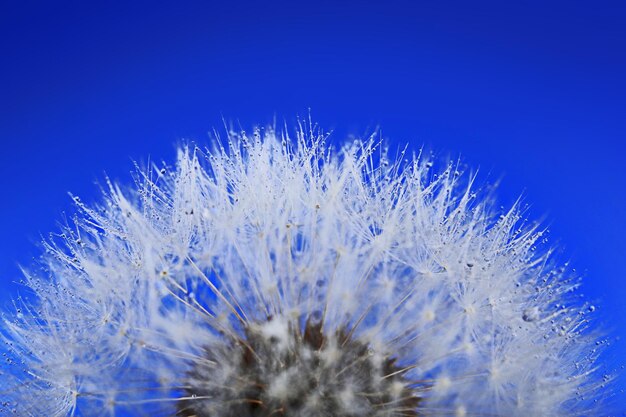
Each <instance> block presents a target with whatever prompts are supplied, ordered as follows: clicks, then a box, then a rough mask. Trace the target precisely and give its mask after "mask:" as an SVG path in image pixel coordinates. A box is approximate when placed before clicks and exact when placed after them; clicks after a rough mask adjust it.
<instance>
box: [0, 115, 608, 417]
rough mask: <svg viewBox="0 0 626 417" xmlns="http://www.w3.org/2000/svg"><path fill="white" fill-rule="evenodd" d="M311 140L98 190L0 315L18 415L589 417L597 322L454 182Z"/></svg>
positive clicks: (568, 274) (401, 162) (207, 155)
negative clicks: (22, 294) (99, 198)
mask: <svg viewBox="0 0 626 417" xmlns="http://www.w3.org/2000/svg"><path fill="white" fill-rule="evenodd" d="M326 142H327V135H326V134H323V133H322V132H320V131H319V130H316V129H314V127H313V126H308V125H303V126H301V127H300V129H298V130H297V131H296V135H295V137H293V138H292V137H289V135H288V134H287V133H286V132H279V131H276V130H275V129H272V128H266V129H255V130H253V132H252V133H251V134H246V133H245V132H229V133H228V135H227V137H226V138H225V139H220V138H219V137H216V138H215V140H214V142H213V145H212V147H210V148H208V149H206V150H201V149H199V148H194V147H182V148H181V149H180V150H179V153H178V158H177V162H176V164H175V166H167V165H165V166H158V167H149V168H148V169H140V170H138V171H137V174H136V176H135V184H134V185H133V186H131V187H122V186H120V185H117V184H113V183H111V182H109V181H107V182H106V184H105V187H104V191H103V198H102V201H101V202H100V203H98V204H94V205H87V204H85V203H84V202H83V201H82V200H80V199H75V200H74V203H75V204H76V207H77V214H76V215H75V216H74V218H73V220H72V221H71V222H70V223H69V224H67V225H66V226H65V227H63V230H62V231H61V233H59V234H58V235H52V236H51V237H50V238H49V239H47V240H46V241H45V242H44V254H43V256H42V258H41V260H40V262H39V264H38V265H39V267H33V268H30V269H28V270H25V271H24V281H23V285H24V286H25V287H26V289H27V293H28V297H24V298H17V299H16V301H15V308H14V312H8V313H6V314H4V316H3V317H4V324H3V326H2V330H1V333H2V337H3V340H4V356H3V357H4V358H6V365H5V366H3V368H2V370H1V371H0V372H2V375H0V376H1V377H2V378H1V380H2V382H0V384H1V385H0V390H1V391H2V393H3V394H2V395H3V398H4V397H6V398H7V400H5V401H4V402H3V403H0V411H1V412H4V413H13V412H14V413H16V414H18V415H20V416H41V415H48V416H53V417H65V416H70V415H111V416H113V415H123V413H129V414H130V415H151V414H157V413H158V414H159V415H171V416H187V417H189V416H196V417H213V416H219V417H231V416H239V417H242V416H245V417H269V416H284V417H294V416H298V417H308V416H311V417H313V416H320V415H327V416H334V417H349V416H365V417H396V416H435V415H437V416H439V415H450V416H457V417H463V416H471V415H494V416H513V417H514V416H529V415H537V416H539V415H549V416H573V415H599V414H600V410H601V404H602V401H603V400H604V399H605V397H606V396H607V395H608V394H607V392H608V390H607V389H606V388H605V387H606V384H607V383H609V382H610V379H611V376H610V375H609V376H607V378H603V377H602V375H601V374H600V375H599V372H598V368H599V362H598V356H599V354H600V352H601V350H602V349H601V348H602V346H601V345H598V346H597V345H596V342H597V341H598V340H600V339H598V337H597V336H596V335H595V333H594V328H593V325H592V321H593V320H592V317H593V315H594V314H595V313H596V312H595V310H596V308H595V306H593V305H589V304H585V303H584V301H581V299H580V298H579V297H577V295H576V294H575V290H576V288H577V287H578V285H579V281H578V278H577V276H576V274H575V273H574V272H573V271H572V270H571V269H570V268H569V267H568V266H567V265H565V266H560V265H559V264H558V262H557V260H556V259H555V256H554V254H553V252H554V251H553V250H552V249H551V248H550V247H548V246H547V244H546V241H545V236H544V231H543V230H541V229H540V226H539V225H537V224H535V223H532V222H529V221H527V220H525V216H526V213H525V210H524V207H523V205H522V204H521V203H516V204H515V205H513V207H510V208H508V209H505V208H498V207H497V205H496V203H495V199H494V197H493V195H492V192H491V191H490V190H489V187H487V186H483V187H478V186H477V185H476V184H475V182H476V176H475V175H472V174H470V173H468V172H465V171H466V170H465V169H464V167H463V166H462V165H461V164H460V163H458V162H455V163H450V164H447V165H445V164H444V166H443V167H442V168H441V169H438V168H437V164H436V163H434V162H436V161H434V158H432V157H425V156H424V155H422V154H421V153H417V154H415V155H413V156H412V157H409V156H408V154H407V152H406V150H404V151H400V152H398V155H397V157H395V156H394V155H390V154H389V152H388V151H387V150H385V149H384V148H381V146H379V142H378V141H377V140H376V138H374V137H372V138H369V139H366V140H356V141H354V142H351V143H347V144H345V145H344V146H342V147H340V148H333V147H331V146H329V145H327V143H326Z"/></svg>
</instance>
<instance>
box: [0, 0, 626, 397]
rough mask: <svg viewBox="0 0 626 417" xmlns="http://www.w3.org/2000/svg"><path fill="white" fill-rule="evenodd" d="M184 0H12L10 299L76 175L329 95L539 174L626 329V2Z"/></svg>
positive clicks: (8, 54)
mask: <svg viewBox="0 0 626 417" xmlns="http://www.w3.org/2000/svg"><path fill="white" fill-rule="evenodd" d="M88 3H92V4H88ZM177 3H180V4H183V3H184V5H180V4H179V5H174V2H171V3H165V2H161V3H159V2H155V1H151V2H131V1H129V2H118V3H113V2H107V3H106V5H104V4H103V5H95V2H80V1H76V2H52V1H51V2H47V3H41V4H36V3H32V2H24V1H18V0H4V1H3V2H2V5H0V45H1V49H0V60H1V61H0V140H1V141H2V142H1V144H2V147H1V148H0V186H1V191H0V196H1V197H0V198H1V200H0V253H1V256H0V283H1V284H0V285H1V286H0V288H1V289H2V290H3V293H2V295H1V296H0V301H2V303H3V304H7V303H8V302H9V299H10V294H15V291H17V289H16V286H15V285H13V284H11V282H12V281H16V280H18V279H19V272H18V268H17V264H18V263H22V264H28V263H29V262H31V258H32V256H33V255H36V254H37V253H38V249H37V248H36V247H35V246H34V243H36V242H37V241H38V240H39V235H40V233H43V234H45V233H47V232H49V231H53V230H55V228H56V227H57V226H56V222H57V221H59V220H60V219H62V213H63V212H64V211H68V212H71V210H72V209H71V204H70V199H69V197H68V196H67V192H68V191H72V192H73V193H75V194H78V195H80V196H81V197H82V198H83V200H87V201H89V200H93V199H94V198H96V197H97V194H98V191H97V187H96V186H94V182H95V181H96V180H101V179H102V178H103V173H104V172H105V171H106V172H107V173H108V175H109V176H111V177H112V178H114V179H116V180H119V181H122V182H129V180H130V175H129V172H130V170H131V168H132V165H131V160H132V159H145V158H146V157H147V156H150V157H151V158H152V159H156V160H160V159H165V160H168V161H172V159H173V157H174V144H175V143H176V142H178V141H179V140H180V139H182V138H187V139H194V140H196V141H197V142H199V143H202V142H205V141H206V140H207V137H208V136H207V132H208V131H209V130H210V129H211V128H213V127H218V128H219V127H221V126H222V115H223V116H224V117H225V118H226V119H227V120H234V121H237V120H238V121H240V122H241V125H242V126H244V127H246V128H250V127H251V126H252V125H253V124H255V123H260V124H265V123H267V122H271V121H272V120H273V118H274V116H277V117H278V120H279V121H282V120H283V118H284V119H285V120H286V121H287V122H289V123H292V122H294V121H295V119H296V115H298V114H299V115H304V116H306V114H307V111H308V110H307V109H308V108H311V109H312V116H313V119H314V121H316V122H318V123H319V124H320V125H321V126H322V127H325V128H328V129H334V131H335V134H334V136H333V137H334V139H335V140H337V141H339V140H341V139H343V138H344V136H345V135H347V134H348V133H354V134H363V133H369V132H371V131H372V130H373V129H374V128H376V127H377V126H380V127H381V128H382V132H383V135H384V136H385V137H387V138H389V140H390V143H391V144H392V145H394V146H395V145H397V144H402V143H405V142H409V143H410V144H411V145H410V146H411V147H412V148H413V149H417V148H418V147H420V146H421V145H422V144H425V145H427V146H429V147H430V148H432V149H434V150H437V151H440V152H442V153H444V154H450V155H452V156H453V157H455V156H458V155H459V154H460V155H461V156H462V157H463V159H464V160H465V161H466V162H467V163H468V164H469V165H470V166H473V167H480V168H481V170H482V172H484V173H490V176H491V177H492V178H494V179H498V178H500V177H501V176H502V178H503V181H502V186H501V189H500V195H501V198H502V202H503V203H504V204H510V203H511V202H512V201H513V200H514V199H515V198H516V197H517V196H518V195H519V194H520V193H521V192H525V195H526V199H527V201H528V202H531V203H532V207H531V214H532V215H533V216H534V217H541V216H543V215H547V219H548V221H549V223H550V224H551V231H552V236H553V238H555V237H556V238H558V240H555V239H553V242H556V241H558V242H560V243H561V244H562V245H563V246H564V247H565V253H566V254H568V255H570V256H571V259H572V260H573V264H574V265H575V266H576V267H577V268H578V269H579V270H581V271H585V275H586V284H585V286H584V292H585V294H586V295H587V296H588V297H589V298H590V299H592V300H599V302H598V305H599V306H600V308H599V310H598V314H600V315H601V317H602V318H603V321H604V323H605V324H606V325H607V326H608V327H610V328H613V329H614V333H613V339H616V338H619V337H620V336H622V337H623V336H625V335H626V325H625V324H623V323H622V322H621V320H622V318H623V317H624V315H625V313H626V302H625V300H626V289H625V286H624V275H625V274H626V261H625V256H626V216H625V214H626V212H625V208H624V207H625V205H626V186H625V183H624V175H625V173H624V151H625V149H626V147H625V146H624V140H625V139H626V117H625V115H626V77H625V74H626V24H625V23H624V22H625V21H626V6H625V3H624V2H614V3H610V2H593V4H592V2H584V3H582V2H581V3H576V2H572V1H553V2H549V4H548V5H546V4H544V3H546V2H544V1H541V2H532V1H525V2H516V3H512V2H493V3H485V2H479V3H476V2H459V3H458V4H452V3H448V2H418V1H414V2H396V1H384V2H379V4H370V3H366V2H354V3H351V2H341V4H337V2H325V1H315V2H302V3H300V4H294V3H292V2H284V3H282V4H278V3H274V4H270V3H268V2H258V3H247V4H243V3H233V2H219V3H211V2H203V3H195V2H182V1H181V2H177ZM226 3H228V4H226ZM620 4H621V5H620ZM624 354H626V348H625V347H624V342H619V341H618V342H617V343H616V344H615V349H614V351H613V364H614V365H612V366H614V367H619V366H620V365H621V364H622V363H623V361H622V360H621V357H623V356H624ZM621 386H622V387H623V386H624V384H623V383H621ZM618 395H621V396H622V398H623V394H618Z"/></svg>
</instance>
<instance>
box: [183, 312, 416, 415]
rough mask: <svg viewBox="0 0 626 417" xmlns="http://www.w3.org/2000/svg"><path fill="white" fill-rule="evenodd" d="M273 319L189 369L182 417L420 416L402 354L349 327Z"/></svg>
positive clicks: (208, 352)
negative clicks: (375, 348)
mask: <svg viewBox="0 0 626 417" xmlns="http://www.w3.org/2000/svg"><path fill="white" fill-rule="evenodd" d="M299 327H300V326H298V325H297V324H294V322H293V321H288V320H286V319H281V318H270V319H268V320H267V321H266V322H264V323H260V324H258V325H254V326H250V327H247V328H246V329H245V331H244V337H242V338H241V339H239V340H236V341H231V342H229V343H225V344H224V345H223V346H221V347H217V348H216V347H215V346H212V347H210V348H207V349H206V350H205V355H204V356H205V358H206V359H207V360H205V361H196V362H195V363H194V365H193V367H192V369H191V370H190V371H189V372H188V373H187V376H186V380H185V384H184V385H185V386H186V387H187V388H186V389H185V394H184V397H185V398H186V399H185V400H182V401H179V403H178V412H177V416H180V417H270V416H271V417H301V416H327V417H379V416H386V417H396V416H397V417H400V416H402V417H407V416H408V417H417V416H419V414H418V413H417V411H416V408H417V406H418V404H419V402H420V398H419V397H418V396H416V395H415V392H414V391H413V390H412V389H411V385H410V382H409V381H408V380H407V379H406V378H405V376H404V372H403V371H402V369H401V368H400V367H398V366H397V365H396V360H395V359H394V358H393V357H391V356H385V355H380V354H377V353H376V352H372V351H371V349H369V347H368V345H367V343H365V342H363V341H361V340H358V339H355V338H353V336H352V333H351V332H350V331H348V329H346V328H340V329H338V330H336V331H335V332H334V333H330V334H324V333H323V330H322V325H321V324H319V323H314V322H313V321H312V320H308V321H307V322H306V324H305V325H304V331H302V330H300V328H299Z"/></svg>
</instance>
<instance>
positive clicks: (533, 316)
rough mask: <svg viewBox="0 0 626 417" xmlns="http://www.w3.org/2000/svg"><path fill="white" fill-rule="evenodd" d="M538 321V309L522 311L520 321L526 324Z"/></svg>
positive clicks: (532, 308)
mask: <svg viewBox="0 0 626 417" xmlns="http://www.w3.org/2000/svg"><path fill="white" fill-rule="evenodd" d="M538 319H539V309H538V308H537V307H530V308H527V309H526V310H524V312H523V313H522V320H524V321H526V322H533V321H537V320H538Z"/></svg>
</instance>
